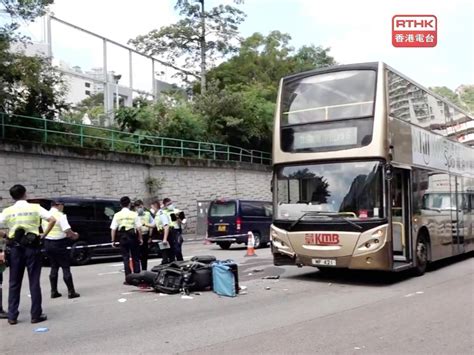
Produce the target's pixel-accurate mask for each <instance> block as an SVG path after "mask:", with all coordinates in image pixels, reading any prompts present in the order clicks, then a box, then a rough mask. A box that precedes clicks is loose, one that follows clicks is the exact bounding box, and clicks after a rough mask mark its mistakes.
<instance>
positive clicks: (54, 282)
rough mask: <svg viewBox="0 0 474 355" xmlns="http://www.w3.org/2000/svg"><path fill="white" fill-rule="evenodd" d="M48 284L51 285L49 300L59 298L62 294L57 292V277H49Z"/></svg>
mask: <svg viewBox="0 0 474 355" xmlns="http://www.w3.org/2000/svg"><path fill="white" fill-rule="evenodd" d="M49 282H50V283H51V298H58V297H61V296H62V294H60V293H59V292H58V276H51V275H49Z"/></svg>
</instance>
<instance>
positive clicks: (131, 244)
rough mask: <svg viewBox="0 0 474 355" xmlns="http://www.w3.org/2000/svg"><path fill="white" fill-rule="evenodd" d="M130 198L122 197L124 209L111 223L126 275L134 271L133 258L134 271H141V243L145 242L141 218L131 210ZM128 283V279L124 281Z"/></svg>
mask: <svg viewBox="0 0 474 355" xmlns="http://www.w3.org/2000/svg"><path fill="white" fill-rule="evenodd" d="M130 204H131V201H130V198H129V197H128V196H124V197H122V198H121V199H120V205H121V206H122V210H121V211H119V212H117V213H116V214H115V215H114V218H113V219H112V223H111V225H110V229H111V235H112V246H113V247H115V246H116V242H117V237H118V240H119V243H120V249H121V252H122V259H123V265H124V268H125V277H127V275H129V274H131V273H132V270H131V269H130V265H129V260H130V258H132V264H133V272H134V273H139V272H140V249H139V247H140V245H141V244H142V243H143V240H142V234H141V231H140V227H141V226H142V224H141V223H140V219H139V218H138V214H137V212H135V211H130ZM123 284H124V285H128V283H127V281H125V282H124V283H123Z"/></svg>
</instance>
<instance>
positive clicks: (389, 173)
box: [385, 163, 393, 181]
mask: <svg viewBox="0 0 474 355" xmlns="http://www.w3.org/2000/svg"><path fill="white" fill-rule="evenodd" d="M392 178H393V166H392V164H390V163H387V164H385V180H388V181H390V180H392Z"/></svg>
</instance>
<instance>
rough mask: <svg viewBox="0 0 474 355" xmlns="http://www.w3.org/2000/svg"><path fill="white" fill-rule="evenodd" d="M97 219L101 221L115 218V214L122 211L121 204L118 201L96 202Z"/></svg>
mask: <svg viewBox="0 0 474 355" xmlns="http://www.w3.org/2000/svg"><path fill="white" fill-rule="evenodd" d="M95 206H96V211H97V219H98V220H99V221H111V220H112V219H113V218H114V214H115V213H116V212H118V211H120V209H121V208H120V205H119V203H117V202H113V201H111V202H108V201H103V202H96V204H95Z"/></svg>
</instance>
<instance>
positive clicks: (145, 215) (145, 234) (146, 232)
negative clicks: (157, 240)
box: [134, 200, 153, 271]
mask: <svg viewBox="0 0 474 355" xmlns="http://www.w3.org/2000/svg"><path fill="white" fill-rule="evenodd" d="M134 205H135V211H136V212H137V213H138V218H139V219H140V223H141V227H140V230H141V232H142V239H143V244H142V245H140V262H141V265H142V271H145V270H146V269H147V266H148V253H149V245H150V244H151V235H150V234H151V233H150V227H148V226H149V225H150V224H151V223H153V218H152V217H151V213H150V212H149V211H147V210H145V207H144V205H143V201H142V200H137V201H135V203H134Z"/></svg>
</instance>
